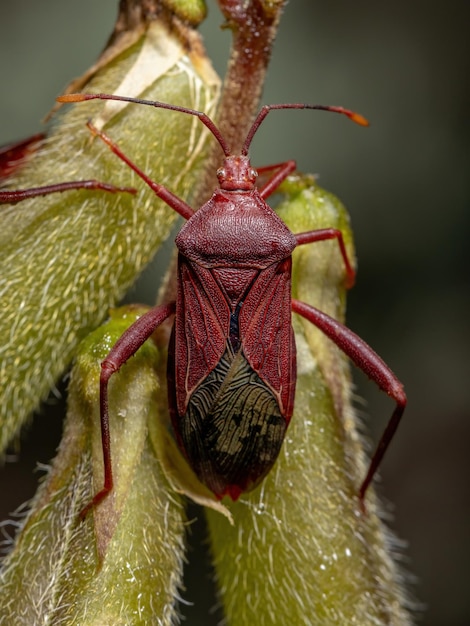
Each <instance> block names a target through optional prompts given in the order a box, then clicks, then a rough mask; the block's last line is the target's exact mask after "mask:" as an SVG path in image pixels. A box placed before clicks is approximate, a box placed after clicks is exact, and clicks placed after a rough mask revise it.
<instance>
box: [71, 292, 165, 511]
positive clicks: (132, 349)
mask: <svg viewBox="0 0 470 626" xmlns="http://www.w3.org/2000/svg"><path fill="white" fill-rule="evenodd" d="M175 308H176V307H175V303H174V302H170V303H169V304H163V305H161V306H158V307H155V308H154V309H151V310H150V311H149V312H148V313H145V315H142V317H140V318H139V319H138V320H137V321H136V322H134V324H132V326H130V327H129V328H128V329H127V330H126V332H125V333H124V334H123V335H121V337H120V338H119V339H118V340H117V341H116V343H115V344H114V346H113V348H112V349H111V351H110V353H109V354H108V356H107V357H106V359H105V360H104V361H103V362H102V363H101V375H100V418H101V444H102V448H103V466H104V484H103V488H102V489H101V491H99V492H98V493H97V494H96V495H95V496H94V498H93V500H92V501H91V502H90V503H89V504H87V506H86V507H85V508H84V509H83V510H82V512H81V513H80V518H81V519H83V518H84V517H85V516H86V515H87V513H88V511H89V510H90V509H92V508H93V507H94V506H96V505H97V504H98V503H99V502H101V501H102V500H103V498H105V496H106V495H107V494H108V493H109V492H110V491H111V490H112V488H113V470H112V462H111V439H110V433H109V410H108V383H109V379H110V378H111V376H112V375H113V374H114V373H115V372H118V371H119V370H120V368H121V367H122V366H123V365H124V363H125V362H126V361H127V360H128V359H130V357H131V356H133V355H134V354H135V353H136V352H137V350H138V349H139V348H140V347H141V346H142V345H143V344H144V343H145V342H146V341H147V339H148V338H149V337H150V336H151V334H152V333H153V332H154V331H155V330H156V328H157V327H158V326H160V324H162V323H163V322H164V321H165V320H166V319H167V318H168V317H169V316H170V315H173V313H174V312H175Z"/></svg>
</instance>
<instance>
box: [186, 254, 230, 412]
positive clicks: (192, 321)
mask: <svg viewBox="0 0 470 626" xmlns="http://www.w3.org/2000/svg"><path fill="white" fill-rule="evenodd" d="M178 273H179V280H178V299H177V307H176V310H177V314H176V319H175V331H174V332H175V384H176V404H177V409H178V413H179V415H184V414H185V413H186V409H187V404H188V400H189V397H190V396H191V394H192V393H193V391H194V390H195V389H196V388H197V387H198V385H199V384H200V382H201V381H202V380H204V379H205V378H206V377H207V376H208V374H209V373H210V372H211V371H212V370H213V369H214V368H215V367H216V366H217V364H218V363H219V361H220V359H221V357H222V355H223V353H224V351H225V348H226V342H227V337H228V335H229V332H230V310H229V307H228V304H227V301H226V300H225V298H224V295H223V293H222V291H221V289H220V287H219V286H218V284H217V282H216V280H215V279H214V277H213V276H212V273H211V272H210V270H208V269H206V268H203V267H201V266H200V265H197V264H194V263H191V262H189V261H188V260H187V259H186V258H185V257H184V256H183V255H180V256H179V265H178Z"/></svg>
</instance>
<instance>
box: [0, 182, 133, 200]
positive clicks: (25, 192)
mask: <svg viewBox="0 0 470 626" xmlns="http://www.w3.org/2000/svg"><path fill="white" fill-rule="evenodd" d="M71 189H100V190H101V191H110V192H111V193H117V192H119V191H124V192H126V193H134V194H135V193H137V189H134V188H133V187H115V186H114V185H108V184H107V183H101V182H100V181H98V180H75V181H69V182H67V183H58V184H56V185H45V186H44V187H31V189H21V190H15V191H0V204H16V202H21V200H26V198H36V197H37V196H47V195H48V194H50V193H57V192H61V191H70V190H71Z"/></svg>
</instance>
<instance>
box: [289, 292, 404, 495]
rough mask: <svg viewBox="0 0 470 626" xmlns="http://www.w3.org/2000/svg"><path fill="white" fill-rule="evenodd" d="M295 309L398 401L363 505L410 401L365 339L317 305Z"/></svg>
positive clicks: (372, 466) (370, 473)
mask: <svg viewBox="0 0 470 626" xmlns="http://www.w3.org/2000/svg"><path fill="white" fill-rule="evenodd" d="M292 310H293V311H294V313H298V314H299V315H302V317H304V318H305V319H307V320H308V321H309V322H311V323H312V324H314V325H315V326H316V327H317V328H319V329H320V330H321V331H322V332H323V333H324V334H325V335H326V336H327V337H328V338H329V339H331V340H332V341H333V342H334V343H335V344H336V345H337V346H338V348H339V349H340V350H342V351H343V352H344V353H345V354H346V355H347V356H348V357H349V358H350V359H351V361H353V363H354V364H355V365H356V366H357V367H358V368H359V369H361V370H362V371H363V372H364V373H365V374H367V376H368V377H369V378H370V379H371V380H373V381H374V382H375V383H376V385H377V386H378V387H379V388H380V389H381V390H382V391H385V393H386V394H387V395H389V396H390V397H391V398H392V399H393V400H395V403H396V407H395V410H394V411H393V413H392V416H391V418H390V420H389V422H388V424H387V426H386V428H385V430H384V432H383V434H382V437H381V438H380V441H379V443H378V445H377V448H376V450H375V452H374V455H373V456H372V459H371V461H370V464H369V469H368V471H367V475H366V477H365V478H364V480H363V482H362V485H361V488H360V489H359V499H360V501H361V504H363V502H364V496H365V493H366V491H367V488H368V486H369V485H370V483H371V481H372V479H373V477H374V474H375V473H376V471H377V469H378V467H379V465H380V463H381V461H382V459H383V456H384V454H385V452H386V450H387V448H388V446H389V445H390V442H391V441H392V439H393V436H394V434H395V431H396V430H397V428H398V425H399V423H400V420H401V418H402V415H403V412H404V410H405V407H406V402H407V399H406V394H405V392H404V390H403V385H402V383H401V382H400V381H399V380H398V378H397V377H396V376H395V374H394V373H393V372H392V370H391V369H390V368H389V367H388V365H387V364H386V363H384V361H382V359H381V358H380V357H379V356H378V354H376V353H375V352H374V350H372V348H371V347H370V346H368V345H367V343H366V342H365V341H364V340H363V339H361V338H360V337H358V335H356V334H355V333H353V331H352V330H349V328H346V327H345V326H343V324H340V322H338V321H337V320H335V319H333V318H332V317H330V316H329V315H326V313H323V312H322V311H319V310H318V309H316V308H314V307H313V306H310V305H308V304H305V302H299V301H298V300H292Z"/></svg>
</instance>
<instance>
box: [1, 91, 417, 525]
mask: <svg viewBox="0 0 470 626" xmlns="http://www.w3.org/2000/svg"><path fill="white" fill-rule="evenodd" d="M92 99H101V100H121V101H126V102H133V103H137V104H143V105H149V106H153V107H156V108H162V109H168V110H172V111H179V112H181V113H184V114H188V115H193V116H196V117H197V118H198V119H199V120H200V121H201V122H202V123H203V124H204V125H205V126H206V127H207V128H208V129H209V131H210V132H211V133H212V135H213V136H214V137H215V139H216V140H217V141H218V143H219V144H220V147H221V149H222V151H223V154H224V158H223V163H222V166H221V167H220V168H219V169H218V171H217V177H218V181H219V187H218V188H217V189H216V190H215V191H214V193H213V195H212V197H211V198H210V199H209V201H208V202H206V203H205V204H204V205H203V206H202V207H201V208H200V209H199V210H197V211H194V210H193V209H192V208H191V207H190V206H189V205H188V204H187V203H186V202H184V201H183V200H182V199H181V198H179V197H177V196H176V195H174V194H173V193H172V192H171V191H170V190H169V189H167V188H166V187H164V186H162V185H160V184H158V183H156V182H154V181H152V180H150V179H149V178H148V177H147V176H146V174H145V173H144V172H143V171H142V170H140V169H139V167H138V166H137V165H136V164H134V163H133V162H132V161H131V160H130V159H129V158H128V157H127V156H126V155H125V154H123V153H122V151H121V150H120V149H119V147H118V146H117V145H116V144H115V143H114V142H113V141H112V140H111V139H110V138H109V137H108V136H107V135H106V134H104V133H103V132H102V131H100V130H98V129H97V128H95V127H94V126H93V125H92V124H91V123H90V122H89V123H88V124H87V125H88V128H89V129H90V131H91V132H92V133H93V134H94V135H95V136H98V137H99V138H100V139H101V140H103V141H104V142H105V143H106V144H107V145H108V146H109V148H110V149H111V150H112V151H113V152H114V153H115V154H116V155H117V157H119V158H120V159H121V160H122V161H124V163H126V164H127V165H128V166H129V167H130V168H131V169H132V170H133V171H134V172H135V173H136V174H137V175H138V176H139V177H140V178H141V179H142V180H143V181H144V182H145V183H146V184H147V185H148V186H149V187H150V188H151V189H152V190H153V191H154V193H155V194H156V195H157V196H158V197H159V198H161V199H162V200H163V201H164V202H166V204H167V205H168V206H169V207H170V208H171V209H173V210H174V211H176V212H177V213H178V214H179V215H181V216H182V217H183V218H185V219H186V220H187V221H186V223H185V224H184V225H183V227H182V228H181V230H180V232H179V233H178V235H177V237H176V240H175V243H176V246H177V248H178V270H177V271H178V274H177V281H178V283H177V297H176V301H175V302H170V303H167V304H163V305H160V306H157V307H155V308H154V309H152V310H151V311H149V312H148V313H146V314H145V315H143V316H142V317H140V318H139V319H138V320H137V321H136V322H135V323H134V324H133V325H132V326H131V327H130V328H129V329H128V330H127V331H126V332H125V333H124V334H123V335H122V336H121V338H120V339H119V340H118V341H117V343H116V344H115V345H114V347H113V348H112V350H111V351H110V353H109V355H108V357H107V358H106V359H105V360H104V361H103V362H102V364H101V376H100V414H101V432H102V448H103V458H104V485H103V488H102V489H101V491H99V492H98V493H97V494H96V495H95V497H94V498H93V500H92V502H91V503H90V504H89V505H88V506H87V507H86V509H85V510H84V511H83V512H82V513H83V514H86V512H87V511H88V510H89V509H90V508H91V507H93V506H95V505H96V504H98V503H99V502H100V501H101V500H102V499H103V498H104V497H105V496H106V495H107V494H108V493H109V492H110V491H111V490H112V488H113V473H112V461H111V448H110V436H109V414H108V382H109V379H110V377H111V376H112V375H113V374H114V373H115V372H117V371H118V370H119V369H120V367H121V366H122V365H123V364H124V363H125V362H126V361H127V360H128V359H129V358H130V357H131V356H132V355H133V354H135V352H136V351H137V350H138V348H139V347H140V346H141V345H142V344H143V343H144V342H145V341H146V340H147V339H149V338H150V336H151V335H152V333H153V332H154V331H155V330H156V328H157V327H158V326H160V325H161V324H162V323H163V322H164V321H165V320H166V319H168V318H169V317H170V316H174V325H173V331H172V335H171V340H170V349H169V357H168V389H169V393H168V401H169V409H170V414H171V420H172V425H173V430H174V434H175V438H176V441H177V443H178V445H179V447H180V449H181V451H182V453H183V454H184V456H185V457H186V459H187V460H188V462H189V464H190V466H191V467H192V469H193V470H194V472H195V474H196V475H197V476H198V478H199V479H200V481H201V482H202V483H204V484H205V485H206V486H207V487H208V488H209V489H210V490H211V491H212V492H213V493H214V494H215V496H216V497H217V498H219V499H220V498H222V497H223V496H225V495H228V496H229V497H231V498H232V499H233V500H236V499H237V498H238V497H239V496H240V494H241V493H243V492H245V491H248V490H250V489H252V488H254V487H255V486H256V485H258V484H259V483H260V482H261V481H262V480H263V478H264V477H265V476H266V475H267V473H268V472H269V471H270V469H271V468H272V466H273V464H274V463H275V461H276V459H277V457H278V454H279V451H280V449H281V445H282V442H283V439H284V436H285V433H286V429H287V427H288V424H289V421H290V419H291V417H292V413H293V408H294V395H295V386H296V348H295V340H294V334H293V329H292V324H291V312H292V311H293V312H294V313H296V314H298V315H301V316H303V317H304V318H305V319H307V320H308V321H310V322H311V323H312V324H314V325H315V326H316V327H318V328H319V329H320V330H321V331H322V332H323V333H324V334H325V335H326V336H327V337H329V338H330V339H331V340H332V341H333V342H334V343H335V344H336V345H337V346H338V347H339V348H340V349H341V350H342V351H343V352H344V353H345V354H346V355H347V356H348V357H349V358H350V359H351V360H352V361H353V362H354V363H355V364H356V365H357V366H358V367H359V368H360V369H362V370H363V371H364V372H365V373H366V374H367V375H368V376H369V377H370V378H371V379H372V380H373V381H374V382H375V383H376V384H377V385H378V386H379V388H380V389H381V390H383V391H385V392H386V393H387V394H388V395H389V396H390V397H391V398H392V399H393V400H394V401H395V404H396V406H395V409H394V411H393V414H392V416H391V418H390V420H389V423H388V425H387V427H386V429H385V431H384V433H383V435H382V438H381V439H380V442H379V444H378V447H377V450H376V451H375V453H374V455H373V457H372V460H371V462H370V466H369V469H368V472H367V475H366V477H365V478H364V481H363V483H362V485H361V487H360V490H359V498H360V500H361V502H362V501H363V499H364V496H365V493H366V490H367V488H368V486H369V485H370V482H371V481H372V478H373V476H374V474H375V472H376V471H377V468H378V466H379V465H380V462H381V460H382V458H383V455H384V453H385V451H386V449H387V448H388V445H389V444H390V442H391V440H392V438H393V435H394V433H395V431H396V429H397V427H398V424H399V422H400V420H401V417H402V415H403V412H404V410H405V407H406V395H405V393H404V391H403V386H402V384H401V383H400V381H399V380H398V379H397V377H396V376H395V375H394V373H393V372H392V371H391V370H390V368H389V367H388V366H387V365H386V364H385V363H384V361H383V360H382V359H381V358H380V357H379V356H378V355H377V354H376V353H375V352H374V351H373V350H372V349H371V348H370V347H369V346H368V345H367V344H366V343H365V342H364V341H363V340H362V339H361V338H359V337H358V336H357V335H356V334H355V333H353V332H352V331H351V330H349V329H348V328H346V327H345V326H343V325H342V324H341V323H339V322H338V321H337V320H335V319H333V318H331V317H329V316H328V315H326V314H325V313H323V312H321V311H320V310H318V309H316V308H314V307H313V306H310V305H308V304H306V303H303V302H299V301H297V300H294V299H292V297H291V262H292V260H291V259H292V252H293V250H294V249H295V248H296V247H297V246H300V245H306V244H310V243H314V242H319V241H325V240H331V239H334V240H336V241H337V243H338V246H339V250H340V253H341V256H342V259H343V262H344V267H345V275H346V278H345V281H346V286H347V287H351V286H352V285H353V283H354V278H355V271H354V269H353V267H352V265H351V263H350V261H349V259H348V255H347V252H346V248H345V245H344V241H343V237H342V233H341V231H339V230H337V229H334V228H326V229H321V230H313V231H308V232H303V233H298V234H294V233H292V232H291V231H290V230H289V229H288V228H287V226H286V225H285V224H284V222H283V221H282V220H281V219H280V218H279V217H278V216H277V215H276V213H275V212H274V211H273V210H272V209H271V207H270V206H269V205H268V204H267V203H266V199H267V198H268V197H269V196H270V195H271V194H272V193H273V192H274V191H275V190H276V189H277V188H278V187H279V185H280V184H281V182H282V181H283V180H285V178H286V177H287V176H288V175H289V174H290V173H291V172H292V171H294V169H295V167H296V164H295V161H286V162H284V163H279V164H276V165H270V166H266V167H263V168H259V169H258V170H255V169H254V168H253V167H252V166H251V164H250V160H249V157H248V151H249V148H250V145H251V142H252V140H253V137H254V135H255V133H256V132H257V130H258V128H259V127H260V125H261V123H262V122H263V120H264V119H265V117H266V116H267V115H268V113H269V112H271V111H273V110H276V109H319V110H326V111H332V112H336V113H341V114H344V115H346V116H347V117H349V118H350V119H352V120H353V121H355V122H357V123H359V124H362V125H366V124H367V122H366V120H364V118H362V116H360V115H358V114H356V113H353V112H351V111H349V110H347V109H343V108H342V107H329V106H323V105H307V104H274V105H265V106H264V107H262V108H261V110H260V111H259V113H258V115H257V116H256V118H255V120H254V122H253V124H252V126H251V128H250V130H249V132H248V134H247V136H246V139H245V141H244V144H243V147H242V149H241V151H240V154H232V153H231V150H230V148H229V146H228V144H227V142H226V140H225V139H224V137H223V136H222V134H221V132H220V130H219V129H218V128H217V126H216V125H215V123H214V122H213V121H212V120H211V119H210V118H209V117H208V116H207V115H205V114H204V113H202V112H200V111H195V110H193V109H189V108H186V107H181V106H176V105H171V104H166V103H162V102H154V101H147V100H139V99H135V98H126V97H123V96H114V95H110V94H70V95H67V96H62V97H60V98H58V100H59V101H60V102H81V101H85V100H92ZM259 173H262V174H265V175H266V174H267V175H269V176H270V177H269V178H268V180H267V182H265V183H264V184H263V185H262V186H261V187H260V188H259V189H258V188H257V187H256V179H257V176H258V174H259ZM92 182H93V183H94V184H95V185H99V187H98V188H101V189H105V188H106V186H105V185H104V184H102V183H97V182H96V181H92ZM65 185H72V188H73V185H75V187H80V186H83V183H79V182H77V183H65V184H62V185H59V187H60V189H59V191H62V190H65V188H66V187H65ZM67 188H69V187H67ZM44 189H46V193H49V192H53V191H56V190H57V189H56V188H52V187H50V188H49V189H47V188H42V189H40V191H41V192H44ZM112 190H116V188H114V189H112ZM127 191H132V190H127ZM13 193H15V192H13ZM18 193H21V192H18ZM23 193H25V192H23ZM0 199H1V196H0Z"/></svg>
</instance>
